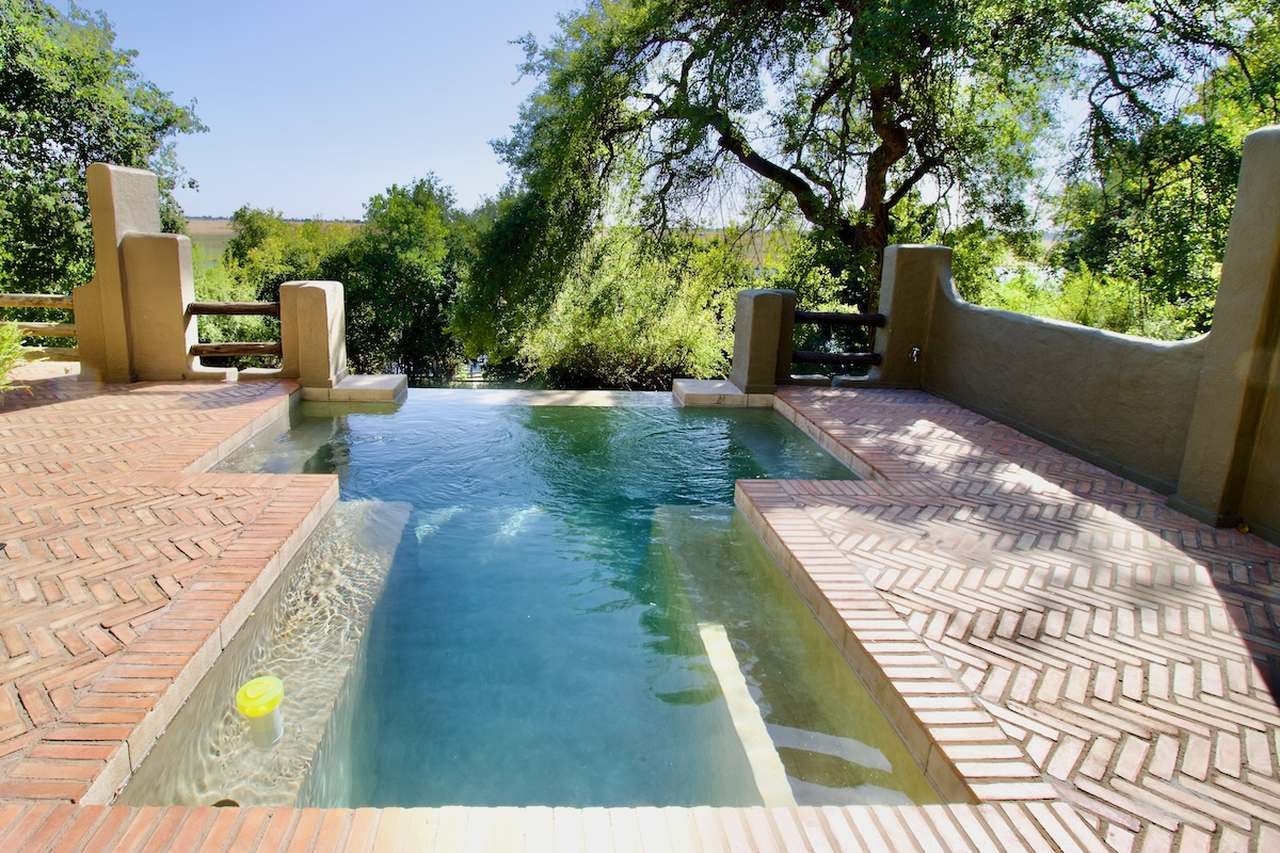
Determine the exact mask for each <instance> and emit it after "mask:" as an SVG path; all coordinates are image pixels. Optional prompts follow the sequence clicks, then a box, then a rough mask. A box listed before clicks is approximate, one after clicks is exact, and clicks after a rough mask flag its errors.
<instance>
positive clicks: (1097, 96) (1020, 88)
mask: <svg viewBox="0 0 1280 853" xmlns="http://www.w3.org/2000/svg"><path fill="white" fill-rule="evenodd" d="M1232 8H1233V7H1230V6H1229V5H1228V4H1227V3H1226V2H1225V0H1192V2H1190V3H1184V4H1181V5H1179V6H1178V7H1177V8H1176V9H1172V10H1171V4H1168V3H1167V2H1165V0H1089V1H1088V2H1086V1H1085V0H974V2H970V3H953V2H938V0H884V2H873V3H858V2H850V1H849V0H830V1H829V2H825V1H824V0H652V2H640V0H601V2H593V3H590V4H589V5H588V6H587V7H586V8H585V9H583V10H582V11H580V12H578V13H576V14H572V15H569V16H567V17H566V18H564V20H563V25H562V27H561V31H560V33H559V34H558V35H557V36H556V37H555V38H554V39H553V40H552V41H551V42H550V43H549V44H547V45H538V44H536V43H535V42H534V41H533V40H532V38H526V39H525V47H526V50H527V53H528V59H527V61H526V64H525V66H524V70H525V71H526V72H527V73H530V74H532V75H535V76H536V77H538V79H539V86H538V88H537V89H536V91H535V92H534V93H533V95H532V96H531V97H530V99H529V100H528V101H527V102H526V104H525V105H524V107H523V109H522V112H521V116H520V119H519V121H518V122H517V124H516V125H515V127H514V129H513V132H512V134H511V136H510V138H509V139H507V140H505V141H504V142H502V143H500V144H499V145H498V150H499V152H500V153H501V154H502V155H503V156H504V157H505V159H506V160H507V162H508V163H509V165H510V166H511V168H512V171H513V174H514V177H515V192H514V194H513V200H512V202H511V203H510V205H509V209H508V211H507V213H506V215H505V216H504V217H503V219H501V220H499V222H498V223H497V225H496V226H495V228H494V231H493V232H492V235H491V236H490V237H489V239H488V241H487V245H486V247H482V250H481V255H482V260H481V266H480V268H479V269H478V270H477V276H476V277H475V282H474V287H475V289H476V292H477V293H480V294H483V298H477V299H471V300H464V301H465V302H466V303H467V304H468V305H470V310H471V312H472V313H471V315H470V322H469V325H470V326H471V327H473V328H482V327H484V326H486V325H487V326H489V327H492V328H498V329H505V328H509V327H511V326H512V325H516V326H518V325H520V324H521V323H525V322H528V321H527V319H522V317H524V316H525V315H529V314H530V313H532V314H534V315H536V314H537V313H539V312H545V310H547V307H548V306H549V305H550V304H551V300H552V298H553V297H554V293H555V291H556V290H557V288H558V287H559V286H560V284H561V283H562V282H563V280H564V279H565V276H566V274H567V273H568V271H569V270H571V269H572V266H573V261H574V258H576V257H577V255H578V254H579V253H581V252H582V251H583V249H584V248H585V247H586V246H587V244H588V241H589V238H590V235H591V233H592V227H593V226H594V225H595V224H597V223H599V222H600V221H602V218H604V217H605V214H606V211H609V210H610V207H609V205H610V203H611V201H615V200H621V206H622V210H623V213H622V214H621V215H623V216H625V215H626V214H634V215H635V216H636V217H637V219H638V221H639V222H640V224H642V225H643V226H645V227H646V228H648V229H650V230H652V231H654V232H656V233H662V232H664V231H666V230H667V229H669V228H671V227H673V226H675V227H679V226H684V227H688V226H690V225H694V224H697V221H698V217H699V215H700V214H701V213H702V212H703V210H704V209H705V204H706V200H707V199H712V200H713V204H714V203H715V202H716V201H719V200H721V199H725V198H726V196H727V203H729V204H730V205H731V206H732V205H734V204H740V206H741V208H742V210H743V212H744V213H745V214H746V215H747V216H748V217H749V219H750V220H751V222H752V223H753V224H754V225H757V226H763V225H768V224H770V223H772V222H775V221H777V219H778V218H779V217H780V216H788V215H795V216H798V217H799V218H800V219H801V220H803V221H804V222H805V224H806V225H807V227H808V228H810V229H811V230H812V232H814V235H815V242H816V243H817V244H819V245H822V246H823V247H824V251H825V255H826V256H825V263H826V264H827V265H828V267H829V269H830V270H831V272H832V273H833V274H834V275H836V276H837V277H838V278H839V280H840V281H841V285H842V290H843V301H844V302H846V303H847V304H851V305H858V306H864V307H869V306H871V305H873V304H874V302H875V299H876V285H877V281H878V270H879V264H880V259H881V255H882V252H883V249H884V247H885V246H886V245H887V243H888V242H889V241H890V239H891V235H892V234H893V233H894V231H895V229H897V228H900V227H902V226H903V225H904V224H910V223H904V222H903V221H902V220H901V213H902V211H904V210H906V209H907V206H908V205H909V206H910V207H911V209H912V210H913V211H916V212H919V211H921V210H922V209H924V208H930V207H939V206H954V207H956V208H958V209H960V210H961V211H963V214H964V216H965V217H966V218H967V219H968V220H971V221H972V220H980V221H982V222H983V223H984V224H986V225H987V227H988V228H989V229H990V230H992V231H993V232H997V233H999V232H1001V231H1020V230H1024V229H1026V228H1028V227H1029V225H1030V224H1031V223H1030V221H1029V213H1028V210H1027V207H1026V204H1025V201H1024V199H1025V197H1026V189H1027V184H1028V181H1029V180H1030V179H1031V178H1032V177H1033V176H1034V175H1035V167H1036V152H1035V145H1034V143H1035V142H1036V141H1037V140H1038V139H1039V138H1040V136H1041V133H1042V131H1044V130H1045V128H1046V127H1047V126H1048V125H1049V124H1050V121H1051V119H1052V115H1053V110H1052V104H1053V102H1054V99H1055V97H1056V96H1058V95H1061V94H1062V93H1063V92H1064V91H1067V90H1070V89H1072V88H1079V89H1080V91H1081V92H1082V93H1083V94H1084V96H1085V97H1086V98H1087V100H1088V102H1089V104H1090V105H1091V110H1092V113H1093V118H1094V120H1093V121H1092V123H1091V125H1090V129H1089V133H1088V134H1087V135H1086V136H1085V138H1084V139H1083V140H1082V144H1083V145H1084V147H1085V148H1086V149H1091V148H1092V147H1094V146H1095V145H1104V144H1109V143H1111V142H1112V141H1113V140H1117V139H1120V138H1122V137H1123V136H1124V135H1125V134H1126V133H1129V132H1131V131H1132V129H1133V128H1134V127H1135V126H1138V125H1141V124H1143V123H1147V122H1149V121H1150V117H1151V116H1152V115H1153V114H1156V113H1159V112H1160V110H1161V109H1162V105H1163V99H1164V98H1166V97H1167V94H1168V92H1169V91H1170V90H1172V89H1174V88H1176V87H1177V86H1178V85H1180V84H1182V83H1184V82H1186V81H1187V80H1189V79H1192V78H1193V77H1194V75H1195V74H1197V73H1198V72H1199V71H1200V70H1201V69H1203V68H1205V67H1207V66H1208V65H1209V64H1211V63H1212V62H1213V61H1215V59H1216V58H1218V57H1221V56H1224V55H1228V54H1229V53H1230V51H1231V50H1232V49H1234V47H1235V45H1236V44H1237V41H1238V38H1237V37H1238V33H1237V32H1236V29H1235V28H1234V25H1235V22H1236V20H1237V19H1236V18H1235V17H1234V16H1233V14H1232V11H1231V10H1232ZM925 212H926V213H927V212H928V211H927V210H926V211H925ZM613 214H614V215H619V214H618V213H617V211H616V210H614V211H613ZM486 252H491V253H492V255H493V257H494V258H495V259H496V258H497V257H501V258H503V259H504V261H505V264H498V263H496V261H495V262H493V263H489V262H487V261H485V260H484V256H485V255H486ZM481 318H483V319H481Z"/></svg>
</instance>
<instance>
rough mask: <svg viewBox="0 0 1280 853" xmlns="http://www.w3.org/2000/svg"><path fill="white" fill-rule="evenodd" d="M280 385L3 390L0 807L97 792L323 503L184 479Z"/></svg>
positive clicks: (288, 487) (252, 486) (281, 482)
mask: <svg viewBox="0 0 1280 853" xmlns="http://www.w3.org/2000/svg"><path fill="white" fill-rule="evenodd" d="M293 390H294V387H293V386H292V385H291V384H284V383H260V384H257V383H255V384H245V385H240V386H235V385H223V384H212V383H210V384H196V383H192V384H188V385H178V386H174V385H154V384H146V385H130V386H105V387H103V386H96V385H94V384H92V383H77V382H75V381H74V380H73V379H72V380H53V381H36V382H32V383H31V391H32V393H30V394H21V393H20V394H18V395H6V397H5V398H3V408H2V409H0V441H3V448H4V454H3V457H2V458H0V543H2V544H0V613H2V614H3V620H2V621H0V799H5V798H23V799H51V800H71V801H78V802H79V801H89V802H93V801H99V802H101V801H105V800H106V798H108V797H110V796H111V795H112V794H113V793H114V789H115V787H116V785H118V784H119V783H120V782H122V781H123V779H124V778H125V777H127V775H128V773H129V770H130V768H131V766H135V765H136V764H137V762H138V761H140V760H141V758H142V755H143V754H145V751H146V750H147V749H149V748H150V744H151V742H152V741H153V740H154V738H155V736H156V735H157V734H158V733H159V731H161V730H163V728H164V726H165V725H167V723H168V720H169V718H171V716H172V712H173V711H176V708H177V707H178V706H180V705H181V702H182V700H184V699H185V698H186V694H187V693H189V691H190V689H191V688H192V687H194V685H195V682H197V681H198V680H199V678H200V676H202V675H203V671H204V670H205V669H207V666H208V664H209V663H211V662H212V659H213V657H216V654H217V652H218V651H220V650H221V647H222V644H223V637H222V633H223V632H224V631H226V632H227V633H228V636H227V639H229V636H230V633H234V628H235V627H238V625H239V621H242V619H243V612H247V609H248V607H251V606H252V604H253V603H254V601H256V599H253V593H257V594H259V595H260V592H261V590H262V589H264V588H265V586H264V585H269V581H270V580H271V579H272V577H273V576H274V575H273V571H278V566H279V564H280V562H281V560H282V559H284V558H285V557H287V554H288V553H289V552H290V550H296V548H297V547H298V545H300V544H301V540H302V538H304V537H305V535H306V533H307V532H309V525H314V523H315V521H316V520H317V519H318V516H319V514H320V513H321V512H323V510H324V509H326V508H327V506H328V504H329V503H331V502H332V500H333V499H334V496H335V492H336V483H335V481H334V480H333V478H331V477H271V476H259V475H225V474H187V473H181V472H182V471H183V470H184V469H191V468H196V469H198V468H201V467H203V466H205V465H206V464H208V463H209V462H211V461H214V460H215V459H216V458H220V456H221V455H223V454H224V453H225V452H226V451H227V450H229V449H230V448H231V446H233V445H234V444H236V443H238V441H239V440H241V438H240V437H241V436H246V437H247V435H248V434H250V433H251V432H252V431H254V430H256V429H257V428H258V427H260V426H261V425H263V424H264V423H266V422H268V421H270V420H272V419H274V418H276V417H280V416H281V415H283V414H284V413H285V412H287V408H288V405H289V403H288V401H289V394H290V393H291V392H292V391H293ZM161 471H167V472H168V473H160V472H161ZM249 599H253V600H249Z"/></svg>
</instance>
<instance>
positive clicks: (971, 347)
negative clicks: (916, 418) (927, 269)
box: [923, 264, 1209, 492]
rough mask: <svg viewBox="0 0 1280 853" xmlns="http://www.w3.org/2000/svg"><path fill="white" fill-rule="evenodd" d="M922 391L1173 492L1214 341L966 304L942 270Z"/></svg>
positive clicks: (945, 267)
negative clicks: (1171, 338) (1140, 334)
mask: <svg viewBox="0 0 1280 853" xmlns="http://www.w3.org/2000/svg"><path fill="white" fill-rule="evenodd" d="M937 279H938V280H937V281H936V282H935V283H934V288H933V290H934V292H933V300H932V301H933V306H932V319H931V323H930V329H929V337H928V345H927V347H926V348H925V352H924V377H923V380H924V381H923V384H924V387H925V389H926V390H929V391H932V392H934V393H937V394H940V395H942V396H944V397H946V398H948V399H950V400H953V401H955V402H957V403H959V404H960V405H962V406H965V407H967V408H970V409H974V410H975V411H978V412H981V413H982V414H985V415H987V416H988V417H991V418H993V419H995V420H999V421H1002V422H1004V423H1008V424H1010V425H1011V426H1014V427H1016V428H1018V429H1020V430H1022V431H1023V432H1026V433H1029V434H1031V435H1034V436H1036V437H1037V438H1040V439H1042V440H1044V441H1046V442H1048V443H1050V444H1054V445H1056V446H1058V447H1061V448H1063V449H1065V450H1068V451H1070V452H1071V453H1073V454H1075V455H1077V456H1080V457H1082V458H1085V459H1088V460H1090V461H1092V462H1095V463H1097V464H1099V465H1101V466H1103V467H1105V468H1108V469H1111V470H1114V471H1116V472H1118V473H1120V474H1123V475H1125V476H1127V477H1128V478H1130V479H1132V480H1136V481H1138V482H1140V483H1143V484H1145V485H1148V486H1151V487H1153V488H1156V489H1159V490H1161V491H1166V492H1168V491H1173V489H1174V487H1175V485H1176V483H1177V481H1178V472H1179V469H1180V467H1181V465H1182V455H1183V448H1184V447H1185V446H1186V440H1187V430H1188V426H1189V424H1190V420H1191V412H1192V409H1193V407H1194V405H1195V400H1196V384H1197V381H1198V379H1199V375H1200V367H1201V363H1202V361H1203V359H1204V353H1205V350H1206V347H1207V344H1208V339H1209V336H1208V335H1202V336H1200V337H1199V338H1195V339H1193V340H1189V341H1178V342H1172V343H1170V342H1164V341H1153V340H1148V339H1146V338H1137V337H1132V336H1130V335H1120V334H1116V333H1114V332H1107V331H1103V330H1100V329H1092V328H1088V327H1085V326H1078V325H1076V324H1074V323H1064V322H1060V321H1056V320H1047V319H1042V318H1039V317H1030V316H1027V315H1023V314H1015V313H1012V312H1009V311H1001V310H998V309H995V308H984V307H980V306H977V305H973V304H971V303H969V302H966V301H964V300H963V299H961V298H960V296H959V295H958V294H957V293H956V291H955V288H954V287H953V285H952V282H951V275H950V269H949V266H948V265H945V264H944V265H940V266H939V268H938V276H937Z"/></svg>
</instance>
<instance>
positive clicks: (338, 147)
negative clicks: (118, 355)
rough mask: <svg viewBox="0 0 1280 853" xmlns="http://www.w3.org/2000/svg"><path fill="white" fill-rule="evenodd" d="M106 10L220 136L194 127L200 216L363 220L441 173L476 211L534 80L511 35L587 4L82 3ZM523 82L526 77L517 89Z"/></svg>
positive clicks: (191, 140) (183, 153)
mask: <svg viewBox="0 0 1280 853" xmlns="http://www.w3.org/2000/svg"><path fill="white" fill-rule="evenodd" d="M82 5H83V6H84V7H86V8H89V9H101V10H102V11H104V12H106V14H107V16H108V17H109V18H110V19H111V21H112V23H113V24H114V25H115V29H116V43H117V45H118V46H120V47H124V48H131V49H134V50H137V51H138V52H139V55H138V58H137V60H136V62H137V66H138V68H139V69H140V70H141V71H142V73H143V74H144V75H145V76H146V77H148V78H149V79H151V80H152V81H154V82H155V83H157V84H158V85H159V86H160V87H161V88H163V89H167V90H169V91H172V92H173V94H174V97H175V98H176V99H177V100H179V101H181V102H185V101H188V100H190V99H192V98H194V99H196V100H197V102H198V104H197V112H198V113H199V115H200V117H201V118H202V119H203V120H204V123H205V124H207V125H208V126H209V132H208V133H204V134H199V135H196V136H185V137H181V138H180V140H179V142H178V156H179V160H180V161H181V162H182V164H183V165H184V166H186V168H187V170H188V171H189V172H190V173H191V174H192V176H193V177H195V178H196V179H197V180H198V181H199V182H200V189H199V190H198V191H196V192H192V191H187V190H184V191H182V192H181V193H180V194H179V201H181V203H182V205H183V208H184V209H185V210H186V211H187V213H188V215H193V216H219V215H226V214H229V213H231V211H233V210H235V209H236V208H237V207H239V206H240V205H242V204H246V203H247V204H253V205H256V206H259V207H274V208H276V209H277V210H280V211H282V212H283V213H285V214H286V215H287V216H297V217H306V216H316V215H319V216H324V217H331V218H336V217H343V218H357V217H359V216H360V215H361V214H362V211H363V204H364V202H365V200H366V199H368V197H369V196H370V195H372V194H374V193H375V192H378V191H380V190H382V189H384V188H385V187H386V186H388V185H389V184H391V183H393V182H401V183H403V182H405V181H408V180H411V179H412V178H414V177H418V176H421V175H424V174H426V173H427V172H429V171H434V172H435V173H436V174H437V175H439V176H440V177H441V178H442V179H443V180H444V181H445V183H447V184H449V185H450V186H452V187H453V188H454V190H455V191H456V192H457V195H458V200H459V202H461V203H462V204H463V205H466V206H471V205H473V204H475V203H476V202H477V201H479V200H480V199H481V198H483V197H484V196H486V195H492V194H494V193H495V192H496V191H497V190H498V189H499V187H500V186H501V185H502V183H503V181H504V179H505V174H506V173H505V169H504V167H503V166H502V164H501V163H500V162H499V161H498V159H497V157H496V156H495V155H494V153H493V150H492V149H491V148H490V146H489V140H491V139H494V138H498V137H502V136H505V135H506V133H507V130H508V128H509V127H510V125H511V122H512V121H513V120H514V119H515V117H516V113H517V109H518V107H519V104H520V102H521V101H522V100H523V99H524V96H525V95H526V94H528V92H529V90H530V88H531V87H532V81H530V80H527V79H526V80H523V81H520V82H519V83H516V82H515V81H516V79H517V74H518V72H517V69H516V65H517V63H518V62H519V61H520V59H521V57H522V53H521V51H520V49H519V48H518V47H516V46H515V45H512V44H509V42H510V41H511V40H512V39H514V38H516V37H518V36H520V35H522V34H523V33H525V32H529V31H532V32H533V33H534V34H535V35H536V36H538V38H539V39H544V38H546V37H547V36H548V35H550V34H551V33H552V32H554V30H555V26H556V14H557V12H559V11H565V10H568V9H571V8H573V7H575V6H576V5H578V2H577V0H483V2H477V0H472V2H446V3H441V2H422V0H418V1H417V2H415V0H365V2H357V3H351V2H349V0H348V2H333V0H255V2H244V0H214V2H203V3H188V2H181V3H173V2H172V0H169V2H161V0H82ZM513 83H514V85H513Z"/></svg>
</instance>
